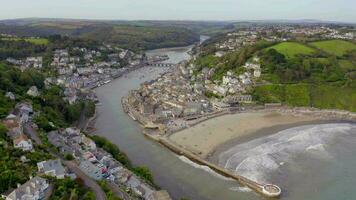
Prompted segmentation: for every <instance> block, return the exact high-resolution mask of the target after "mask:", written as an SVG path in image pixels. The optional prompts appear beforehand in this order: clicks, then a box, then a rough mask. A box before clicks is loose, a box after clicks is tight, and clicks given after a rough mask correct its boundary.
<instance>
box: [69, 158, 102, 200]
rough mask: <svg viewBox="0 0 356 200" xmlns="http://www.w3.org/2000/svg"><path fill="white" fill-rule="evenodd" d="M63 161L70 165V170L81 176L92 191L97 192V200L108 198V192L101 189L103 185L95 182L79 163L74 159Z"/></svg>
mask: <svg viewBox="0 0 356 200" xmlns="http://www.w3.org/2000/svg"><path fill="white" fill-rule="evenodd" d="M63 163H64V164H65V165H66V166H67V167H68V169H69V170H71V171H72V172H74V173H75V174H76V175H77V176H78V177H79V178H81V179H82V180H83V181H84V184H85V185H86V186H87V187H89V188H90V189H92V191H93V192H94V193H95V199H96V200H106V194H105V193H104V191H103V190H102V189H101V187H100V186H99V185H98V183H97V182H95V181H94V180H93V179H91V178H90V177H89V176H87V175H86V174H85V173H84V172H83V171H82V170H81V169H80V168H79V167H78V165H77V164H75V163H74V162H73V161H63Z"/></svg>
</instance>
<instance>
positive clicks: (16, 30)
mask: <svg viewBox="0 0 356 200" xmlns="http://www.w3.org/2000/svg"><path fill="white" fill-rule="evenodd" d="M192 27H193V25H190V26H188V28H190V29H188V28H185V27H184V26H183V25H174V24H173V25H169V23H162V24H158V23H156V24H155V23H149V22H129V21H91V20H54V19H52V20H50V19H48V20H46V19H42V20H41V19H23V20H6V21H0V33H2V34H10V35H17V36H20V37H48V36H50V35H56V34H59V35H63V36H64V35H65V36H70V37H77V38H85V39H90V40H96V41H99V42H111V43H116V44H119V45H121V46H122V47H123V48H129V49H132V50H146V49H154V48H163V47H175V46H186V45H190V44H193V43H195V42H198V41H199V34H198V33H197V32H196V31H193V30H192V29H193V28H192Z"/></svg>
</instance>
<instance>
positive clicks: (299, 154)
mask: <svg viewBox="0 0 356 200" xmlns="http://www.w3.org/2000/svg"><path fill="white" fill-rule="evenodd" d="M355 145H356V123H352V122H351V123H350V122H349V123H347V122H345V123H327V124H313V125H303V126H297V127H294V128H288V129H285V130H282V131H279V132H277V133H275V134H273V135H269V136H264V137H259V138H256V139H253V140H251V141H248V142H244V143H240V144H237V145H235V146H233V147H231V148H230V149H228V150H226V151H224V152H222V153H220V154H219V158H218V164H219V165H220V166H221V167H224V168H226V169H229V170H231V171H234V172H235V173H237V174H239V175H242V176H245V177H247V178H249V179H252V180H254V181H257V182H259V183H274V184H277V185H279V186H282V188H283V196H282V199H331V198H326V197H327V196H326V195H324V191H323V189H325V187H327V191H326V193H329V192H330V191H334V192H340V191H339V190H340V189H342V190H345V191H348V192H349V193H354V192H353V191H352V190H351V187H352V185H350V184H346V186H342V187H341V186H340V185H339V184H337V185H335V182H340V184H341V183H345V182H346V183H347V182H355V177H356V172H355V169H354V164H355V161H354V159H350V158H351V156H352V155H354V153H356V149H355ZM345 174H349V175H352V177H353V178H351V179H348V178H349V177H344V176H345ZM331 183H333V184H334V185H333V184H331ZM315 191H318V192H319V194H318V195H315ZM340 195H344V194H340ZM333 196H334V197H336V196H337V195H333ZM307 197H308V198H307ZM310 197H313V198H310ZM349 197H351V196H349ZM334 199H338V198H334Z"/></svg>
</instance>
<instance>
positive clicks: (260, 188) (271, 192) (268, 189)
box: [144, 132, 282, 198]
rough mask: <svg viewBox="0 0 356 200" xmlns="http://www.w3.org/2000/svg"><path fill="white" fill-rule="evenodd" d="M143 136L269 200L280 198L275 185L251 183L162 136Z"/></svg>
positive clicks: (279, 192)
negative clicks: (270, 199) (269, 199)
mask: <svg viewBox="0 0 356 200" xmlns="http://www.w3.org/2000/svg"><path fill="white" fill-rule="evenodd" d="M144 135H145V136H146V137H148V138H150V139H152V140H154V141H156V142H158V143H160V144H161V145H163V146H165V147H166V148H168V149H169V150H171V151H172V152H174V153H176V154H178V155H181V156H185V157H187V158H188V159H190V160H191V161H193V162H195V163H197V164H200V165H204V166H207V167H209V168H210V169H212V170H214V171H215V172H216V173H218V174H220V175H222V176H224V177H227V178H231V179H234V180H236V181H238V182H239V183H240V184H242V185H245V186H247V187H249V188H251V189H252V190H254V191H256V192H258V193H260V194H262V195H263V196H265V197H270V198H278V197H280V195H281V193H282V190H281V188H280V187H278V186H277V185H274V184H260V183H257V182H255V181H252V180H250V179H248V178H246V177H243V176H240V175H237V174H234V173H232V172H230V171H228V170H226V169H224V168H221V167H219V166H217V165H215V164H212V163H210V162H208V161H206V160H204V159H202V158H200V157H199V156H196V155H194V154H193V153H191V152H189V151H187V150H185V149H183V148H181V147H179V146H178V145H176V144H174V143H172V142H171V141H169V139H167V138H165V137H162V136H154V135H151V134H148V133H146V132H144Z"/></svg>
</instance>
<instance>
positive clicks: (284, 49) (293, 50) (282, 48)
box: [267, 42, 315, 58]
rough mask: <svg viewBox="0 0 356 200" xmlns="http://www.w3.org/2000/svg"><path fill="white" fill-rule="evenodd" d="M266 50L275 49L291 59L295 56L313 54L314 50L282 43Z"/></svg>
mask: <svg viewBox="0 0 356 200" xmlns="http://www.w3.org/2000/svg"><path fill="white" fill-rule="evenodd" d="M268 49H275V50H276V51H278V52H279V53H281V54H283V55H284V56H285V57H287V58H293V57H295V56H296V55H311V54H313V53H314V52H315V50H314V49H312V48H310V47H308V46H306V45H303V44H300V43H297V42H282V43H279V44H277V45H274V46H272V47H269V48H267V50H268Z"/></svg>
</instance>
